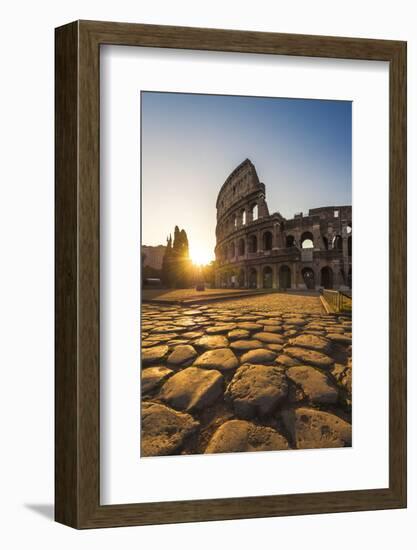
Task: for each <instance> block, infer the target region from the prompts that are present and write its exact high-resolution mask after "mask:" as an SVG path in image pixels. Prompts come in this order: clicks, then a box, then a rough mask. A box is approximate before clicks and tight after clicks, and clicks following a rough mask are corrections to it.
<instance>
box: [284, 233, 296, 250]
mask: <svg viewBox="0 0 417 550" xmlns="http://www.w3.org/2000/svg"><path fill="white" fill-rule="evenodd" d="M293 246H295V237H294V235H287V236H286V237H285V247H286V248H292V247H293Z"/></svg>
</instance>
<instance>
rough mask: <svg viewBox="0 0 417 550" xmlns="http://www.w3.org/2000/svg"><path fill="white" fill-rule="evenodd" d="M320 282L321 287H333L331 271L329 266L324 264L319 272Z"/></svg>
mask: <svg viewBox="0 0 417 550" xmlns="http://www.w3.org/2000/svg"><path fill="white" fill-rule="evenodd" d="M320 278H321V281H320V284H321V286H322V287H323V288H327V289H331V288H333V271H332V269H331V267H329V266H327V265H326V266H324V267H322V268H321V272H320Z"/></svg>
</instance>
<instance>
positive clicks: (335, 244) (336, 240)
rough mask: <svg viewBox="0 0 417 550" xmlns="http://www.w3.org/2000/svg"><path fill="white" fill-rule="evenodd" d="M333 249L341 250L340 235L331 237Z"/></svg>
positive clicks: (341, 241)
mask: <svg viewBox="0 0 417 550" xmlns="http://www.w3.org/2000/svg"><path fill="white" fill-rule="evenodd" d="M333 248H334V249H335V250H343V240H342V237H341V236H340V235H335V236H334V237H333Z"/></svg>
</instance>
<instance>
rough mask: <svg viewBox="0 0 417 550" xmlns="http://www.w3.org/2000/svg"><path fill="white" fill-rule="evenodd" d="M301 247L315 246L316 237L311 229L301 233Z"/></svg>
mask: <svg viewBox="0 0 417 550" xmlns="http://www.w3.org/2000/svg"><path fill="white" fill-rule="evenodd" d="M300 242H301V248H314V238H313V234H312V233H310V231H306V232H305V233H303V234H302V235H301V241H300Z"/></svg>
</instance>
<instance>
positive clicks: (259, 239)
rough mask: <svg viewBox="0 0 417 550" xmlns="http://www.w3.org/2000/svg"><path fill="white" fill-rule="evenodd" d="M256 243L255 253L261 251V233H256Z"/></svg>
mask: <svg viewBox="0 0 417 550" xmlns="http://www.w3.org/2000/svg"><path fill="white" fill-rule="evenodd" d="M256 242H257V247H258V248H257V250H256V252H260V251H261V250H262V242H261V232H260V231H259V229H258V231H257V232H256Z"/></svg>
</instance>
